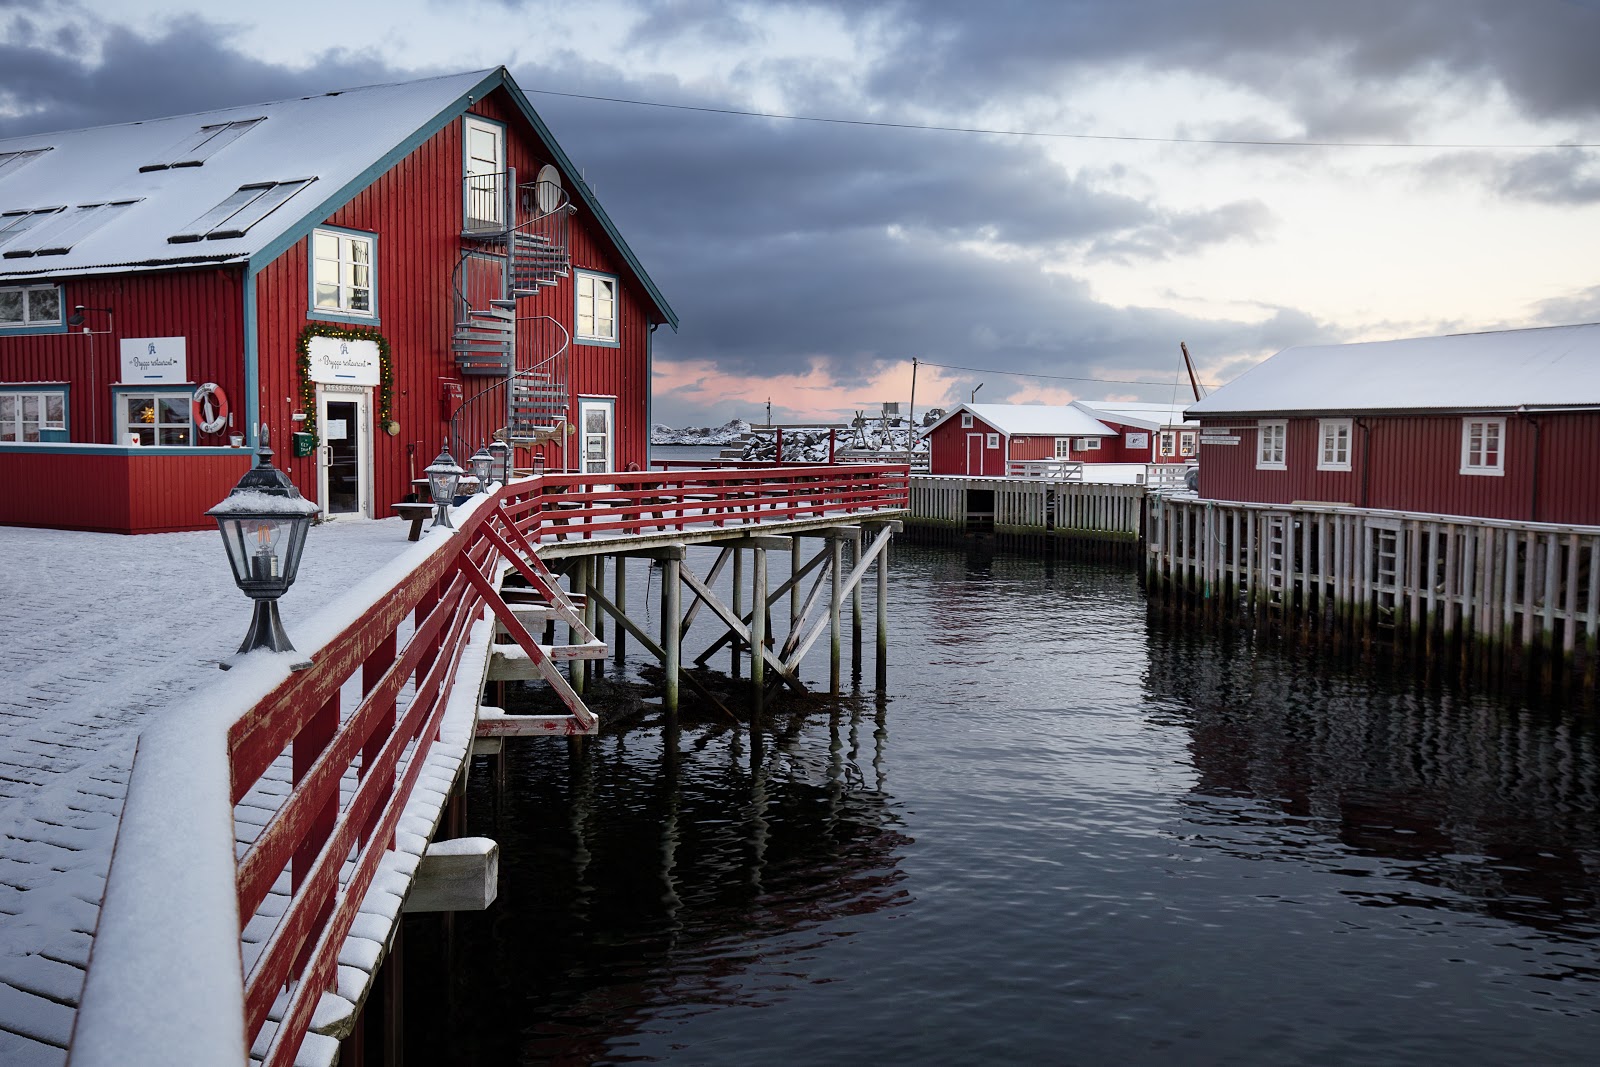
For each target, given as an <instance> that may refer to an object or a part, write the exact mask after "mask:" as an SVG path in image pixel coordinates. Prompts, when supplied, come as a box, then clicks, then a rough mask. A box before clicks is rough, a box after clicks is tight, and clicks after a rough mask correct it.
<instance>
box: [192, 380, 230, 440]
mask: <svg viewBox="0 0 1600 1067" xmlns="http://www.w3.org/2000/svg"><path fill="white" fill-rule="evenodd" d="M189 407H190V409H191V410H192V413H193V415H194V421H195V425H197V426H199V427H200V432H201V433H221V432H222V431H223V430H225V429H227V426H228V394H227V393H224V392H223V391H222V386H220V385H218V384H217V383H216V382H206V383H205V384H204V385H202V386H201V387H200V388H198V389H196V390H195V391H194V396H193V397H192V398H191V399H190V402H189Z"/></svg>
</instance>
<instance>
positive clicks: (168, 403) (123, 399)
mask: <svg viewBox="0 0 1600 1067" xmlns="http://www.w3.org/2000/svg"><path fill="white" fill-rule="evenodd" d="M192 396H193V394H192V393H191V392H190V391H189V390H187V389H185V390H183V391H181V392H173V391H170V390H159V391H148V390H147V391H144V392H134V391H128V392H122V391H119V392H118V393H117V405H116V415H117V444H119V445H132V444H140V445H192V444H194V426H193V424H192V423H191V421H190V418H189V412H190V406H189V402H190V399H191V397H192Z"/></svg>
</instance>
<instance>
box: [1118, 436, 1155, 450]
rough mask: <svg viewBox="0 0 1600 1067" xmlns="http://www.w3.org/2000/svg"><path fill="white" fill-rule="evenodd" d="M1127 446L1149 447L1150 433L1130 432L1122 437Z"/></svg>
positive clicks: (1136, 447) (1135, 447)
mask: <svg viewBox="0 0 1600 1067" xmlns="http://www.w3.org/2000/svg"><path fill="white" fill-rule="evenodd" d="M1124 440H1125V442H1126V444H1127V446H1128V447H1129V448H1134V449H1140V448H1149V447H1150V435H1149V434H1147V433H1130V434H1128V435H1126V437H1125V438H1124Z"/></svg>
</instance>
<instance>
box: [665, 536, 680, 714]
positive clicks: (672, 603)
mask: <svg viewBox="0 0 1600 1067" xmlns="http://www.w3.org/2000/svg"><path fill="white" fill-rule="evenodd" d="M682 570H683V560H682V558H681V556H679V557H678V558H668V559H664V560H662V561H661V652H662V656H661V667H662V670H663V671H664V673H665V679H664V681H663V684H662V690H661V707H662V710H663V711H665V712H666V713H667V715H668V716H670V717H671V718H672V719H673V720H676V719H677V716H678V671H679V668H680V666H681V664H682V648H683V641H682V638H681V633H680V631H679V629H678V612H679V609H680V607H681V602H682V585H681V583H682V578H681V574H682Z"/></svg>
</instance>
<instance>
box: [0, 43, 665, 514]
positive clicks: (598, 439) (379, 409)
mask: <svg viewBox="0 0 1600 1067" xmlns="http://www.w3.org/2000/svg"><path fill="white" fill-rule="evenodd" d="M80 305H81V306H82V310H81V311H78V310H77V309H78V307H79V306H80ZM663 323H665V324H669V325H672V326H674V327H675V326H676V324H677V319H676V316H675V315H674V313H673V311H672V309H671V308H670V307H669V306H668V305H667V303H666V301H665V299H664V298H663V297H662V295H661V293H660V291H659V290H658V289H657V288H656V285H655V283H654V282H653V281H652V280H651V279H650V277H649V275H648V274H646V273H645V271H644V268H643V267H642V265H641V264H640V263H639V261H638V259H637V258H636V257H635V256H634V254H633V252H632V251H631V250H630V249H629V247H628V245H627V243H626V242H625V241H624V240H623V239H622V235H621V234H620V233H619V232H618V231H617V228H616V226H615V225H614V224H613V223H612V222H611V220H610V218H609V217H608V216H607V215H606V213H605V211H604V210H603V209H602V208H601V206H600V204H599V203H598V202H597V201H596V200H595V198H594V195H593V193H592V192H591V191H590V189H589V187H588V186H587V185H585V184H584V182H583V180H582V178H581V177H580V174H579V171H578V169H577V168H576V167H575V166H574V165H573V163H572V161H571V160H570V159H568V158H567V156H566V154H565V153H564V152H563V151H562V150H561V147H560V146H559V145H557V144H556V142H555V139H554V137H553V136H552V135H551V133H550V131H549V129H548V128H547V127H546V126H545V125H544V123H543V121H542V120H541V119H540V118H539V116H538V114H537V113H535V111H534V110H533V107H532V106H531V105H530V104H529V102H528V99H527V97H526V96H524V95H523V93H522V91H521V90H520V89H519V88H518V87H517V85H516V83H515V82H514V81H513V80H512V79H511V76H510V75H509V74H508V73H507V72H506V70H505V68H503V67H502V68H499V69H496V70H492V71H479V72H476V73H471V74H461V75H453V76H449V77H440V78H429V79H424V80H421V81H413V82H406V83H402V84H395V85H380V86H369V87H366V88H360V89H349V90H345V91H342V92H330V93H322V94H316V95H312V96H306V97H301V98H297V99H293V100H284V101H279V102H276V103H268V104H254V105H247V106H243V107H234V108H227V109H224V110H221V111H211V112H205V113H201V114H190V115H183V116H178V117H175V118H162V119H153V120H148V121H144V122H130V123H124V124H122V125H117V126H105V127H100V128H97V129H89V130H71V131H65V132H58V133H39V134H28V135H24V136H20V137H11V138H8V139H5V140H0V379H3V380H0V480H4V482H5V483H6V484H8V485H11V486H13V487H25V491H21V492H17V491H13V492H8V493H5V494H3V502H0V523H11V524H25V525H39V526H58V527H66V528H76V529H90V530H112V531H122V532H146V531H158V530H179V529H194V528H201V527H204V526H205V525H207V524H208V523H209V520H207V519H206V518H205V517H204V515H203V512H204V511H205V509H206V508H208V507H209V506H211V505H212V504H214V503H216V502H217V501H218V500H219V499H221V497H222V496H223V495H224V494H225V493H226V492H227V491H228V489H230V488H231V487H232V486H233V485H234V483H235V482H236V481H237V479H238V477H239V475H240V474H241V473H242V472H243V471H244V470H245V468H246V467H247V466H248V464H249V461H250V451H251V450H252V449H253V448H254V447H255V446H256V445H257V443H258V433H257V429H256V427H257V426H258V425H264V426H266V427H267V428H268V429H269V430H270V434H271V441H270V443H271V445H272V447H273V449H274V450H275V452H276V453H277V459H278V462H279V464H280V465H281V466H283V467H284V468H286V469H287V470H288V472H289V474H290V476H291V477H292V478H293V480H294V482H295V484H296V485H297V486H298V487H299V489H300V491H301V492H302V493H303V494H304V495H305V496H306V497H308V498H310V499H312V500H315V501H317V502H318V503H319V504H320V505H321V506H322V508H323V511H324V513H326V514H329V515H341V514H342V515H366V516H370V517H374V518H376V517H380V516H383V515H386V514H388V513H389V506H390V505H391V504H393V503H395V502H397V501H399V500H401V499H402V498H403V497H404V496H405V495H406V494H408V493H410V492H411V491H412V479H413V478H415V477H417V476H419V475H421V473H422V470H423V468H424V467H426V466H427V465H428V463H429V462H430V461H431V460H432V459H433V457H434V456H435V454H437V453H438V451H439V448H440V446H441V444H443V443H444V442H445V440H446V439H447V438H448V439H450V440H451V447H452V448H453V449H454V450H455V453H456V459H457V460H459V461H464V460H466V458H467V455H468V454H470V453H471V452H472V451H475V450H476V449H477V448H478V446H479V445H480V444H482V443H484V442H486V441H487V440H488V439H490V437H491V436H493V435H497V434H498V435H501V436H503V437H505V438H507V439H509V440H510V441H511V442H512V443H513V444H515V445H517V446H518V448H519V451H520V455H519V456H518V459H519V461H520V463H521V464H523V465H527V464H528V463H530V462H531V459H532V455H533V451H532V450H534V449H538V450H541V451H542V452H543V454H544V455H545V458H546V462H547V463H548V465H549V466H550V467H551V468H552V469H561V468H562V467H565V468H567V469H571V470H584V471H606V470H612V469H623V468H626V467H628V466H629V465H637V466H643V465H645V464H646V463H647V461H648V453H647V449H648V442H647V436H648V429H649V421H648V415H647V412H648V405H649V389H650V358H651V338H652V335H653V331H654V330H655V329H656V328H657V327H658V326H660V325H662V324H663ZM452 416H455V417H454V418H452Z"/></svg>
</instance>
